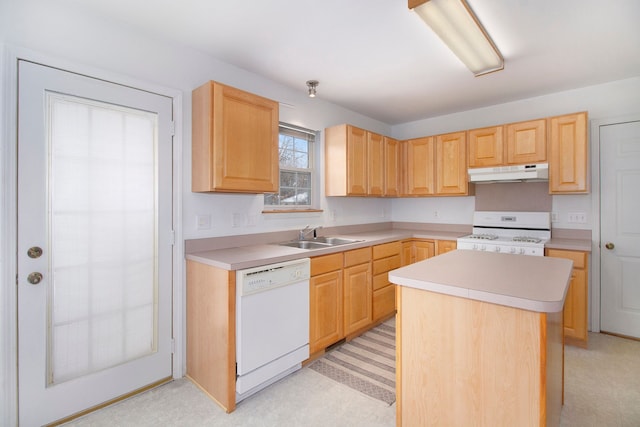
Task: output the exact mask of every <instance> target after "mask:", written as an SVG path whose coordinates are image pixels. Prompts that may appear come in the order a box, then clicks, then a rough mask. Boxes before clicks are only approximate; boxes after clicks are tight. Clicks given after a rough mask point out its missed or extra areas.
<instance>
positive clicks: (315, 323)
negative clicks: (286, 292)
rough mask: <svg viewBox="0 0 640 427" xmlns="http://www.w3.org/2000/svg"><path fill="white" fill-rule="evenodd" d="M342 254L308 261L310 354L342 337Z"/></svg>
mask: <svg viewBox="0 0 640 427" xmlns="http://www.w3.org/2000/svg"><path fill="white" fill-rule="evenodd" d="M342 294H343V289H342V253H337V254H331V255H324V256H319V257H314V258H311V278H310V280H309V308H310V311H309V353H310V354H313V353H316V352H317V351H320V350H323V349H324V348H326V347H328V346H330V345H331V344H333V343H335V342H338V341H340V340H341V339H342V337H344V326H343V314H342V310H343V296H342Z"/></svg>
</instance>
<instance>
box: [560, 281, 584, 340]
mask: <svg viewBox="0 0 640 427" xmlns="http://www.w3.org/2000/svg"><path fill="white" fill-rule="evenodd" d="M586 307H587V292H586V275H585V271H584V270H578V269H573V272H572V274H571V283H570V284H569V290H568V291H567V297H566V300H565V303H564V313H563V314H564V334H565V337H571V338H575V339H576V340H578V341H582V342H585V343H586V341H587V311H586Z"/></svg>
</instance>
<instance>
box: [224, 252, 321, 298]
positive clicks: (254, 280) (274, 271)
mask: <svg viewBox="0 0 640 427" xmlns="http://www.w3.org/2000/svg"><path fill="white" fill-rule="evenodd" d="M310 276H311V261H310V260H309V258H303V259H297V260H294V261H286V262H281V263H277V264H269V265H264V266H260V267H253V268H247V269H245V270H238V271H237V272H236V289H237V292H238V294H239V296H242V295H250V294H253V293H257V292H262V291H266V290H268V289H273V288H277V287H280V286H286V285H289V284H292V283H298V282H301V281H308V280H309V277H310Z"/></svg>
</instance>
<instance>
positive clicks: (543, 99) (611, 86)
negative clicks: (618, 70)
mask: <svg viewBox="0 0 640 427" xmlns="http://www.w3.org/2000/svg"><path fill="white" fill-rule="evenodd" d="M638 94H640V77H636V78H632V79H626V80H619V81H615V82H609V83H605V84H601V85H596V86H589V87H585V88H581V89H575V90H570V91H565V92H558V93H553V94H549V95H545V96H539V97H535V98H529V99H523V100H520V101H515V102H509V103H505V104H499V105H492V106H490V107H485V108H478V109H475V110H469V111H463V112H460V113H456V114H449V115H446V116H440V117H434V118H430V119H426V120H419V121H415V122H411V123H405V124H402V125H397V126H393V127H392V129H391V131H392V134H393V136H394V137H395V138H398V139H407V138H414V137H417V136H425V135H437V134H440V133H447V132H453V131H457V130H463V129H474V128H480V127H485V126H492V125H497V124H502V123H510V122H517V121H522V120H530V119H535V118H540V117H549V116H555V115H560V114H566V113H572V112H577V111H588V112H589V119H590V120H600V119H605V118H611V117H620V116H625V115H628V114H631V113H637V112H640V96H638ZM589 129H590V127H589ZM591 198H592V195H591V194H587V195H562V196H553V208H552V209H553V212H555V213H557V214H558V217H559V221H558V222H555V223H554V224H553V226H554V227H556V228H573V229H593V227H594V224H593V220H592V218H593V214H592V200H591ZM421 207H425V210H424V212H423V209H421ZM392 209H393V210H392V218H393V220H394V221H406V220H415V221H417V220H419V219H420V218H424V217H425V216H426V217H427V218H428V217H429V216H432V212H433V211H435V210H438V211H439V213H440V217H441V218H443V219H442V221H444V222H451V223H456V222H458V221H459V218H471V212H473V204H472V203H467V204H466V205H464V206H461V203H460V201H459V200H457V199H456V198H445V197H439V198H437V199H435V200H433V201H428V202H427V201H418V200H415V201H414V200H413V199H412V200H394V201H393V202H392ZM461 209H463V210H464V211H461ZM465 209H466V210H465ZM571 212H585V213H586V214H587V223H586V224H576V223H569V222H568V214H569V213H571ZM431 220H433V218H431ZM430 222H431V221H430ZM436 222H438V221H436ZM469 222H470V221H469Z"/></svg>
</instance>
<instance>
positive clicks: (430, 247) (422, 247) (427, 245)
mask: <svg viewBox="0 0 640 427" xmlns="http://www.w3.org/2000/svg"><path fill="white" fill-rule="evenodd" d="M413 248H414V262H418V261H422V260H425V259H427V258H431V257H432V256H435V253H436V250H435V249H436V248H435V242H434V241H433V240H414V242H413Z"/></svg>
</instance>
